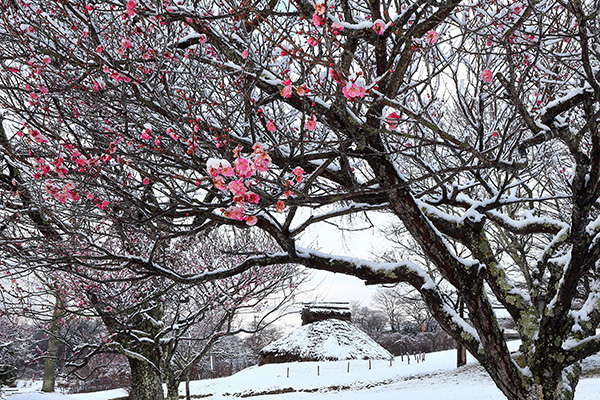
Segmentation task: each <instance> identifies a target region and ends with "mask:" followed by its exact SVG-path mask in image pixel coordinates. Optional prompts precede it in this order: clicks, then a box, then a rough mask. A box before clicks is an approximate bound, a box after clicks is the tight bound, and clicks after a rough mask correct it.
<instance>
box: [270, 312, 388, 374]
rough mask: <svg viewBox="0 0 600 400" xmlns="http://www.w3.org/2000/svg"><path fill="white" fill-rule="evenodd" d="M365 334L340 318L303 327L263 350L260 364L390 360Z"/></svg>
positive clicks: (386, 352) (386, 353) (385, 351)
mask: <svg viewBox="0 0 600 400" xmlns="http://www.w3.org/2000/svg"><path fill="white" fill-rule="evenodd" d="M390 358H392V355H391V354H390V353H389V352H388V351H387V350H385V349H384V348H383V347H381V346H380V345H379V344H377V343H376V342H375V341H374V340H373V339H371V338H370V337H369V336H368V335H367V334H366V333H364V332H363V331H361V330H360V329H358V328H356V327H355V326H353V325H351V324H349V323H348V322H346V321H341V320H338V319H327V320H324V321H318V322H314V323H312V324H308V325H302V326H301V327H299V328H296V329H295V330H293V331H292V332H290V333H289V334H288V335H287V336H284V337H282V338H281V339H279V340H277V341H275V342H273V343H271V344H270V345H268V346H266V347H264V348H263V349H262V350H261V351H260V359H259V364H268V363H278V362H288V361H321V360H352V359H364V360H366V359H370V360H377V359H384V360H387V359H390Z"/></svg>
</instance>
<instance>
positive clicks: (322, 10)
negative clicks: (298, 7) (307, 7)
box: [315, 3, 327, 15]
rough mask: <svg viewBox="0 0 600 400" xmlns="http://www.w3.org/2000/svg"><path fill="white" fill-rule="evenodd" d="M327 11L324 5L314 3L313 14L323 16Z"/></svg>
mask: <svg viewBox="0 0 600 400" xmlns="http://www.w3.org/2000/svg"><path fill="white" fill-rule="evenodd" d="M326 11H327V6H326V5H325V3H315V14H318V15H323V14H325V12H326Z"/></svg>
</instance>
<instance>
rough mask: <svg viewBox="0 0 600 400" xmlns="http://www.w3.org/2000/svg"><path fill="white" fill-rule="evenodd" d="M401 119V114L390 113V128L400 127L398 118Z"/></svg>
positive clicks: (388, 118) (388, 119)
mask: <svg viewBox="0 0 600 400" xmlns="http://www.w3.org/2000/svg"><path fill="white" fill-rule="evenodd" d="M399 119H400V115H398V114H396V113H395V112H393V113H390V115H388V116H387V119H386V122H387V124H388V126H389V128H390V129H396V128H398V120H399Z"/></svg>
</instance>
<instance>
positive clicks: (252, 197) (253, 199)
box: [245, 192, 260, 204]
mask: <svg viewBox="0 0 600 400" xmlns="http://www.w3.org/2000/svg"><path fill="white" fill-rule="evenodd" d="M245 200H246V201H247V202H248V203H252V204H258V201H259V200H260V197H259V196H258V195H257V194H256V193H254V192H248V193H246V195H245Z"/></svg>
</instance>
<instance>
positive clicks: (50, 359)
mask: <svg viewBox="0 0 600 400" xmlns="http://www.w3.org/2000/svg"><path fill="white" fill-rule="evenodd" d="M62 317H63V310H62V301H61V300H60V297H59V296H58V295H57V296H56V302H55V303H54V312H53V313H52V321H51V322H50V332H49V336H48V350H47V351H46V360H45V362H44V380H43V382H42V392H46V393H49V392H54V385H55V381H56V379H55V377H56V364H57V361H58V360H57V356H58V347H59V344H60V343H59V342H58V339H57V338H56V336H57V334H58V331H59V330H60V320H61V318H62Z"/></svg>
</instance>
